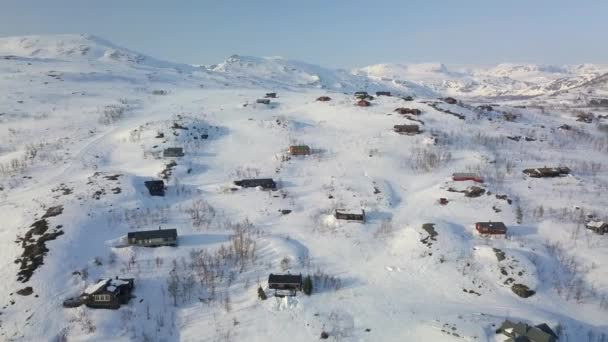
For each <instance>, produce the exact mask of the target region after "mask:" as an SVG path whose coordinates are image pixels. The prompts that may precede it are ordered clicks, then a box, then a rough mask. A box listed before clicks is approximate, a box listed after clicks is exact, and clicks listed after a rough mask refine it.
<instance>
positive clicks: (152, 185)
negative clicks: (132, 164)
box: [144, 180, 165, 196]
mask: <svg viewBox="0 0 608 342" xmlns="http://www.w3.org/2000/svg"><path fill="white" fill-rule="evenodd" d="M144 185H145V186H146V188H147V189H148V192H149V193H150V196H165V182H163V181H162V180H150V181H145V182H144Z"/></svg>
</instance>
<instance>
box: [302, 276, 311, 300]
mask: <svg viewBox="0 0 608 342" xmlns="http://www.w3.org/2000/svg"><path fill="white" fill-rule="evenodd" d="M302 291H304V294H306V295H308V296H310V294H311V293H312V278H310V276H309V275H308V276H306V278H304V283H303V284H302Z"/></svg>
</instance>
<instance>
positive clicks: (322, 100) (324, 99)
mask: <svg viewBox="0 0 608 342" xmlns="http://www.w3.org/2000/svg"><path fill="white" fill-rule="evenodd" d="M317 101H321V102H327V101H331V97H329V96H319V97H318V98H317Z"/></svg>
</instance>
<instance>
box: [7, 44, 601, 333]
mask: <svg viewBox="0 0 608 342" xmlns="http://www.w3.org/2000/svg"><path fill="white" fill-rule="evenodd" d="M499 69H500V70H502V71H498V70H499ZM484 70H485V71H484ZM365 73H366V74H369V75H370V77H368V76H366V75H364V74H360V75H353V74H351V73H350V72H345V71H336V70H331V69H328V68H323V67H319V66H314V65H310V64H306V63H302V62H294V61H290V60H285V59H282V58H256V57H243V56H232V57H230V58H228V59H227V60H226V61H225V62H222V63H220V64H217V65H214V66H206V67H196V66H191V65H183V64H179V63H171V62H163V61H159V60H156V59H154V58H151V57H147V56H143V55H141V54H139V53H136V52H132V51H130V50H128V49H123V48H120V47H115V46H114V45H113V44H111V43H108V42H106V41H104V40H102V39H99V38H95V37H91V36H80V35H68V36H37V37H16V38H2V39H0V91H1V92H2V94H3V97H2V98H1V100H0V217H2V219H3V220H2V222H3V223H2V225H0V238H1V239H0V255H1V256H2V258H0V277H1V279H2V280H3V281H2V282H0V295H1V296H2V298H4V301H3V302H2V303H0V340H2V341H281V340H285V339H288V340H290V341H294V342H297V341H307V342H308V341H316V340H318V339H320V338H322V337H327V339H328V340H329V341H503V340H505V339H506V338H507V337H506V336H504V335H502V334H497V333H496V329H497V328H498V327H499V326H500V325H501V323H503V322H504V321H505V320H506V319H509V320H512V321H514V322H520V321H521V322H524V323H527V324H530V325H538V324H541V323H546V324H547V325H548V326H550V327H551V328H552V329H553V330H554V331H555V333H556V334H557V335H559V337H560V341H605V340H606V338H607V336H608V325H607V324H606V322H607V321H608V276H607V274H608V264H606V262H605V258H606V254H607V253H608V237H607V236H608V235H606V234H604V235H600V234H596V233H594V232H593V231H591V230H590V229H587V228H586V225H587V224H589V223H591V222H595V223H597V222H608V212H607V211H606V208H607V207H608V197H607V196H605V195H603V194H605V193H606V191H607V190H608V172H607V170H608V159H607V157H606V155H607V153H608V137H607V136H606V127H607V125H608V122H606V118H607V117H608V100H607V105H606V106H604V105H603V103H604V102H602V100H605V99H608V88H607V86H606V76H599V74H600V73H601V67H596V66H586V67H580V68H579V67H568V68H561V67H560V68H556V69H554V68H551V67H542V68H534V67H530V68H519V67H507V66H505V65H503V66H501V67H497V68H496V69H494V70H493V71H490V69H481V68H479V69H476V71H471V70H468V71H467V70H465V69H461V70H460V69H459V70H452V69H451V68H450V67H446V66H444V65H440V64H425V65H418V66H399V67H394V66H386V67H378V66H375V67H370V68H367V69H366V71H365ZM503 73H504V74H503ZM550 74H555V75H556V76H555V77H554V76H550ZM557 75H559V76H557ZM402 77H403V78H402ZM564 77H566V78H569V79H572V78H575V77H582V78H585V79H586V80H587V81H585V82H583V83H580V84H578V85H576V86H574V85H573V86H571V87H570V86H569V87H568V89H567V90H562V91H558V92H551V93H550V94H546V93H544V92H541V91H539V92H538V94H536V95H542V96H537V97H535V98H532V99H527V100H521V99H520V100H513V99H512V96H515V95H517V94H519V95H522V94H525V93H526V89H531V88H530V87H533V86H539V85H543V87H544V86H547V85H548V84H551V83H552V82H556V80H558V79H559V78H564ZM465 81H466V82H469V81H470V82H472V83H471V84H469V85H468V86H467V85H465V83H466V82H465ZM481 81H483V82H481ZM467 87H469V88H470V91H466V89H469V88H467ZM526 87H527V88H526ZM363 90H366V91H369V92H372V91H377V90H385V91H391V92H392V93H394V94H395V95H400V96H375V94H373V95H374V98H373V99H372V100H370V101H369V102H370V105H369V106H367V107H362V106H357V101H358V100H357V99H355V98H354V96H353V92H354V91H363ZM269 92H277V97H276V98H269V99H268V100H269V103H268V104H264V103H257V101H256V100H257V99H262V98H264V96H265V94H266V93H269ZM455 94H460V95H464V94H466V95H471V96H472V95H474V97H476V98H475V99H471V98H470V97H468V96H467V97H458V99H457V100H458V101H457V100H454V101H451V100H448V99H446V100H445V101H444V100H440V99H438V97H443V96H447V95H455ZM482 94H486V95H487V96H490V97H489V98H485V97H481V95H482ZM507 94H508V95H507ZM401 95H412V96H413V97H414V99H413V100H411V101H410V100H409V99H404V98H402V97H401ZM322 96H327V97H329V99H325V100H327V101H317V99H319V98H320V97H322ZM496 96H509V97H511V99H510V100H509V101H506V100H499V99H497V98H496ZM583 97H584V98H583ZM591 100H597V102H591ZM488 103H491V105H490V106H488V105H487V104H488ZM482 104H483V106H480V105H482ZM398 108H400V110H397V111H396V109H398ZM416 110H418V111H416ZM400 112H403V113H405V114H403V115H402V114H399V113H400ZM406 124H408V125H412V124H413V125H417V126H418V127H417V129H418V131H419V134H412V135H407V134H398V133H396V132H395V130H394V128H395V127H394V126H395V125H406ZM401 127H403V126H401ZM407 127H410V128H411V126H407ZM407 127H406V128H407ZM404 129H405V128H404ZM294 145H297V146H300V145H306V146H308V147H310V152H311V153H310V154H307V155H302V156H296V155H291V154H290V153H288V150H289V147H290V146H294ZM171 147H174V148H175V147H178V148H183V152H184V155H183V156H181V157H165V156H164V155H165V154H164V151H165V149H167V148H171ZM545 166H546V167H558V166H559V167H568V168H569V174H562V175H561V176H557V175H556V177H551V178H535V177H531V176H529V175H526V174H524V173H523V171H524V169H532V170H533V171H532V173H533V172H535V171H534V170H536V171H538V169H539V168H543V167H545ZM560 170H563V169H560ZM553 171H555V170H553V169H549V171H548V172H553ZM463 172H464V173H474V174H476V175H477V177H481V178H483V182H482V183H478V182H475V181H472V180H463V181H458V180H454V179H453V178H452V175H453V173H463ZM538 172H540V171H538ZM560 172H561V171H560ZM250 178H272V179H273V180H274V181H275V182H276V185H277V188H276V189H274V190H264V189H263V188H262V187H254V188H246V187H240V186H237V185H235V184H234V181H236V180H242V179H250ZM465 178H466V177H465ZM150 180H162V181H163V182H164V184H165V186H166V189H165V194H164V196H151V194H150V192H149V190H148V189H147V188H146V186H145V182H146V181H150ZM442 199H443V200H442ZM336 209H344V210H346V211H348V212H350V213H356V214H361V213H362V210H364V213H365V222H357V221H345V220H342V219H339V218H340V216H339V215H338V218H337V217H336V215H335V214H336ZM476 222H491V223H493V224H496V223H497V222H504V224H505V225H506V227H507V229H508V231H507V234H506V237H487V236H482V235H480V234H478V231H477V229H476V226H475V224H476ZM595 223H594V224H595ZM159 228H162V229H172V228H173V229H176V230H177V232H178V240H177V241H178V243H177V246H175V247H170V246H163V247H156V248H149V247H143V246H129V245H128V243H129V242H128V240H127V234H128V233H129V232H142V231H155V232H156V231H157V230H158V229H159ZM271 273H273V274H287V273H290V274H291V275H299V274H302V276H303V277H307V276H310V279H311V283H312V293H311V294H310V295H306V294H304V293H303V292H297V295H296V296H294V297H275V296H274V290H272V289H270V288H269V284H268V276H269V274H271ZM116 277H119V278H133V281H134V289H133V292H132V295H133V298H131V299H130V300H129V301H128V303H127V304H124V305H121V306H120V308H119V309H117V310H110V309H94V308H90V307H88V306H85V305H81V306H78V307H73V308H66V307H64V306H63V304H64V301H65V300H66V299H68V298H74V297H76V298H80V297H78V296H80V295H81V294H86V295H87V296H88V295H91V296H93V294H94V293H96V292H97V291H99V290H100V289H102V288H103V286H102V285H104V284H106V285H108V284H109V285H108V288H111V290H112V291H115V290H116V287H118V286H122V285H121V284H123V285H124V284H125V283H127V282H125V281H123V280H120V279H116ZM110 278H112V279H110ZM100 279H108V280H107V281H104V282H101V283H100V282H98V280H100ZM100 284H101V285H100ZM108 291H110V290H108ZM103 296H105V294H103V295H101V297H99V300H101V301H103V300H106V298H105V297H103ZM265 296H266V297H267V298H266V299H265V300H262V299H261V298H260V297H265ZM87 298H88V297H87ZM78 300H79V301H80V300H84V299H82V298H81V299H78ZM69 303H74V301H70V302H68V304H69Z"/></svg>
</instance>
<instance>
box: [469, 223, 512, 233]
mask: <svg viewBox="0 0 608 342" xmlns="http://www.w3.org/2000/svg"><path fill="white" fill-rule="evenodd" d="M475 229H476V230H477V232H478V233H479V234H480V235H487V236H506V235H507V226H505V224H504V223H502V222H492V221H490V222H477V223H475Z"/></svg>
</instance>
